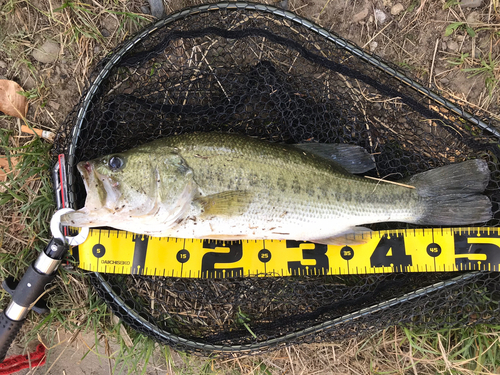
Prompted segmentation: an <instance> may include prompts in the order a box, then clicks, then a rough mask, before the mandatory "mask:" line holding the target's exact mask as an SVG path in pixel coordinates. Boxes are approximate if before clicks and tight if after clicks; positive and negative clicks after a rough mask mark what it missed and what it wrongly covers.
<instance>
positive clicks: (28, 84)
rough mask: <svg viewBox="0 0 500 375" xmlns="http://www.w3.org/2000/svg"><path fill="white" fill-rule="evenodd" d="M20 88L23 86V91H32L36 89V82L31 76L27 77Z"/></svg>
mask: <svg viewBox="0 0 500 375" xmlns="http://www.w3.org/2000/svg"><path fill="white" fill-rule="evenodd" d="M21 86H23V88H24V91H27V90H31V89H34V88H35V87H36V81H35V79H34V78H33V77H32V76H28V77H27V78H26V80H25V81H24V82H23V84H22V85H21Z"/></svg>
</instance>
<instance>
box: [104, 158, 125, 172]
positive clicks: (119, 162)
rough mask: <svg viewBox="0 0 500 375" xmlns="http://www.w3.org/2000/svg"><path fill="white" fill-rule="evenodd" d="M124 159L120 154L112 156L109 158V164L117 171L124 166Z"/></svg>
mask: <svg viewBox="0 0 500 375" xmlns="http://www.w3.org/2000/svg"><path fill="white" fill-rule="evenodd" d="M123 164H124V163H123V159H122V158H120V157H119V156H112V157H111V158H110V159H109V162H108V165H109V167H110V168H111V169H112V170H113V171H117V170H118V169H120V168H121V167H123Z"/></svg>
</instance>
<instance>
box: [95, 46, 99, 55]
mask: <svg viewBox="0 0 500 375" xmlns="http://www.w3.org/2000/svg"><path fill="white" fill-rule="evenodd" d="M99 52H101V47H99V46H95V47H94V54H96V55H98V54H99Z"/></svg>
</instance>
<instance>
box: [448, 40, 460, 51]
mask: <svg viewBox="0 0 500 375" xmlns="http://www.w3.org/2000/svg"><path fill="white" fill-rule="evenodd" d="M446 44H447V46H448V50H449V51H451V52H457V51H458V43H457V42H455V41H454V40H450V41H449V42H448V43H446Z"/></svg>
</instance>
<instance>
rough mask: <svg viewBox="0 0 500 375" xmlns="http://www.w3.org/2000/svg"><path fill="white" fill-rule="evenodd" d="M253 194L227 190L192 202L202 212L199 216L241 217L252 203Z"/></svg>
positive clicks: (244, 191)
mask: <svg viewBox="0 0 500 375" xmlns="http://www.w3.org/2000/svg"><path fill="white" fill-rule="evenodd" d="M252 198H253V194H252V193H250V192H249V191H246V190H228V191H223V192H222V193H218V194H212V195H207V196H205V197H199V198H196V199H195V200H194V202H195V203H196V204H198V205H199V206H200V208H201V210H202V214H201V216H205V217H206V216H232V215H241V214H243V213H244V212H245V210H246V209H247V208H248V206H249V205H250V203H251V202H252Z"/></svg>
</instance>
